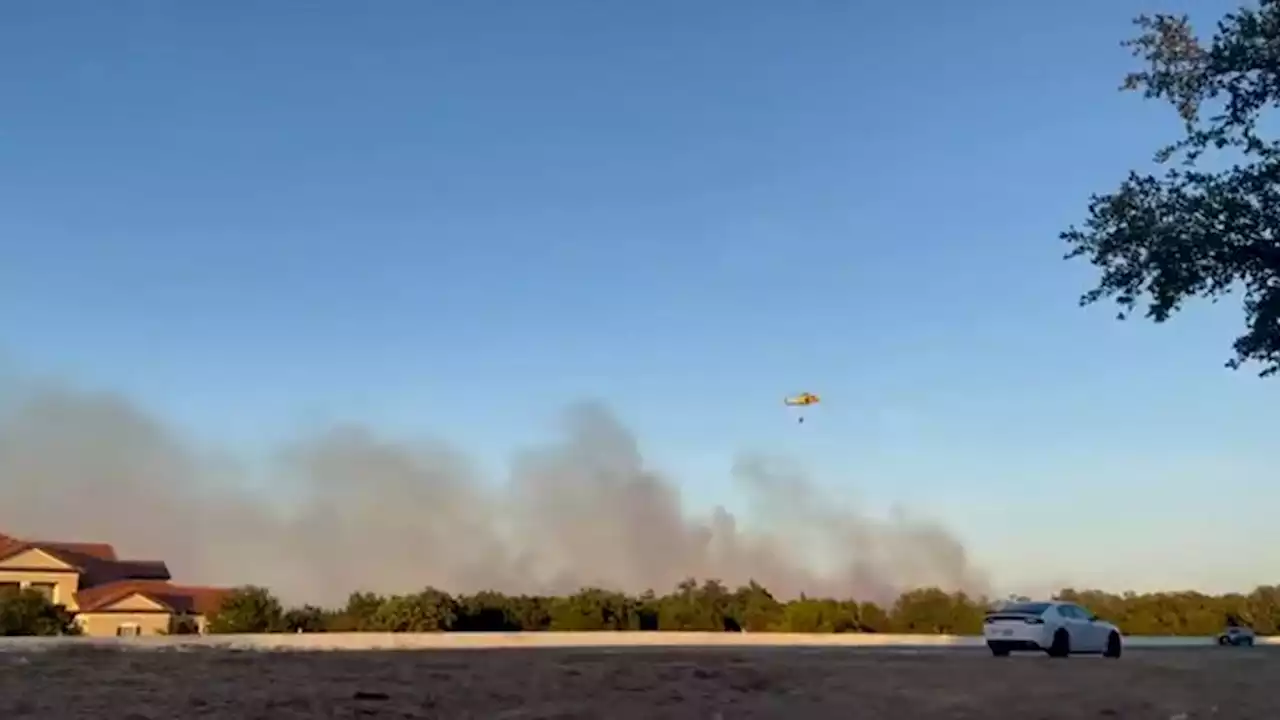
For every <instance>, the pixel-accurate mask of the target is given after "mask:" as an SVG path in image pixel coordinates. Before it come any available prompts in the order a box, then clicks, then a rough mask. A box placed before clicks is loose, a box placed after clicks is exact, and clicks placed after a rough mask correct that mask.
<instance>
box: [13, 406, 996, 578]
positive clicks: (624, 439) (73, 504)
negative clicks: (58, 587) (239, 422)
mask: <svg viewBox="0 0 1280 720" xmlns="http://www.w3.org/2000/svg"><path fill="white" fill-rule="evenodd" d="M278 455H279V457H278V461H277V462H276V463H275V464H274V465H273V467H272V469H271V472H270V473H269V482H268V483H267V484H266V485H265V486H264V485H263V484H262V483H261V482H259V483H257V485H256V486H255V489H252V490H250V489H247V488H248V487H249V486H250V484H251V483H250V482H249V480H248V476H247V474H246V471H245V469H244V466H243V464H241V463H238V462H237V461H236V460H235V459H234V458H228V457H226V456H221V457H219V456H211V455H209V454H207V453H204V452H202V451H201V449H199V448H196V447H193V446H191V445H190V444H189V443H186V442H184V441H183V440H182V439H181V438H180V437H179V436H178V435H177V434H176V433H175V432H173V431H171V430H170V429H169V428H166V426H165V425H164V424H163V423H162V422H161V421H160V420H159V419H157V418H154V417H150V416H148V415H147V414H146V413H144V412H142V411H141V410H140V409H139V408H137V407H136V406H134V405H133V404H131V403H130V402H129V401H128V400H127V399H125V398H122V397H119V396H115V395H111V394H95V393H86V392H80V391H77V390H72V389H67V388H49V387H42V388H36V389H26V390H24V392H22V393H21V394H20V396H12V397H8V398H6V402H4V403H2V404H0V532H4V533H8V534H11V535H16V536H19V537H39V538H47V539H59V540H68V541H71V540H78V541H101V542H111V543H113V544H115V545H116V547H117V548H118V550H119V551H120V552H121V553H122V554H125V555H128V556H129V557H131V558H138V559H162V560H165V561H167V562H168V564H169V567H170V570H171V571H172V572H173V573H174V576H175V578H176V580H178V581H180V582H185V583H208V584H243V583H255V584H261V585H266V586H269V587H271V588H272V589H274V590H275V591H276V592H277V593H279V594H280V595H281V596H282V597H283V598H284V599H286V600H289V601H293V602H298V601H310V602H321V603H339V602H341V601H342V600H343V599H344V598H345V597H346V595H347V593H349V592H350V591H352V590H354V589H367V590H374V591H378V592H405V591H412V590H417V589H421V588H422V587H423V586H425V585H434V586H436V587H439V588H441V589H445V590H449V591H452V592H470V591H475V590H480V589H497V590H502V591H506V592H566V591H572V590H575V589H577V588H579V587H582V586H586V585H591V586H597V587H606V588H611V589H618V590H625V591H628V592H636V591H641V590H645V589H649V588H653V589H655V590H658V591H660V592H661V591H665V590H668V589H670V588H672V587H674V586H675V584H676V583H678V582H679V581H680V580H682V579H684V578H686V577H697V578H699V579H708V578H716V579H720V580H722V581H724V582H725V583H727V584H730V585H737V584H739V583H745V582H747V581H748V580H751V579H754V580H756V581H758V582H760V583H762V584H763V585H765V586H766V587H768V588H769V589H770V590H772V591H773V592H774V593H775V594H777V595H779V596H782V597H791V596H795V595H798V594H799V593H801V592H805V593H808V594H810V595H835V596H841V597H858V598H861V599H880V600H883V599H886V598H889V597H892V596H894V595H896V594H897V593H898V592H900V591H902V590H904V589H910V588H913V587H920V586H926V585H937V586H940V587H942V588H944V589H948V590H954V589H962V590H966V591H968V592H971V593H984V592H986V590H987V581H986V576H985V574H984V573H983V572H982V571H981V570H979V569H977V568H975V567H974V566H973V565H972V564H971V563H970V561H969V559H968V557H967V556H966V552H965V548H964V546H963V545H962V544H961V543H960V541H959V540H958V539H956V538H955V537H954V536H952V535H951V534H950V533H949V532H947V531H946V530H945V529H944V528H942V527H940V526H938V525H936V524H934V523H931V522H928V521H926V520H921V519H915V518H911V517H909V516H908V515H906V514H904V513H895V514H891V515H890V516H889V517H888V518H877V517H872V516H869V515H868V514H866V513H863V512H859V511H858V510H857V509H856V508H849V507H846V506H843V505H842V504H841V503H839V502H837V500H838V498H832V497H824V496H822V495H821V494H820V492H819V491H818V490H817V489H816V488H814V487H813V486H812V484H810V483H808V482H807V481H806V480H805V478H804V476H803V474H802V473H799V472H797V471H794V470H788V469H785V468H782V469H780V468H778V467H776V466H775V465H774V464H773V463H770V462H769V461H767V460H765V459H762V458H743V459H741V460H739V462H738V463H737V465H736V467H735V470H734V476H735V481H736V487H737V488H738V489H739V491H740V492H741V493H742V496H743V497H744V498H745V499H747V501H748V502H747V506H748V507H749V508H750V512H749V513H748V514H747V517H743V518H739V517H735V516H734V515H733V514H731V513H729V512H727V511H726V510H724V509H716V510H715V511H713V512H711V513H709V514H708V515H707V516H705V517H696V518H690V517H687V516H686V514H685V512H684V510H683V508H682V506H681V498H680V492H679V488H678V486H677V485H676V484H674V483H673V482H672V481H671V480H669V479H667V478H665V477H663V476H662V475H661V474H659V473H658V472H656V471H655V470H653V469H652V468H650V467H648V466H647V465H646V463H645V460H644V458H643V456H642V454H641V451H640V448H639V447H638V444H637V441H636V438H635V437H633V435H632V434H631V433H630V432H629V431H628V430H627V429H626V428H625V427H624V426H623V425H622V424H621V423H620V422H619V421H618V420H617V419H616V418H614V417H613V416H612V415H611V414H610V413H609V412H608V411H607V410H606V409H605V408H603V407H600V406H598V405H582V406H577V407H573V408H570V409H569V410H568V411H567V412H566V414H565V423H564V433H563V438H562V440H561V441H560V442H558V443H555V444H554V445H551V446H549V447H543V448H538V449H535V450H532V451H529V452H525V453H523V454H521V455H519V456H518V457H516V459H515V460H514V461H513V462H512V463H511V467H510V470H509V473H508V475H507V477H506V478H504V479H503V480H504V481H503V482H502V483H499V484H495V483H492V482H488V483H486V482H484V481H483V480H484V478H481V477H479V476H478V474H477V472H476V470H475V469H474V468H473V467H472V465H471V463H470V462H469V461H468V459H467V457H466V456H465V455H464V454H462V453H460V452H458V451H457V450H454V449H452V448H450V447H448V446H447V445H444V444H439V443H421V444H413V445H408V444H397V443H392V442H388V441H385V440H383V439H380V438H379V437H378V436H377V435H375V434H374V433H372V432H371V431H370V430H368V429H364V428H360V427H342V428H335V429H333V430H330V431H328V432H325V433H322V434H319V435H317V436H313V437H308V438H306V439H305V440H304V441H302V442H300V443H297V444H296V445H293V446H291V447H288V448H285V449H282V450H281V452H280V453H279V454H278ZM748 520H749V521H750V522H748Z"/></svg>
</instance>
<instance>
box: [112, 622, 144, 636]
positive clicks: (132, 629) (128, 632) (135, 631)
mask: <svg viewBox="0 0 1280 720" xmlns="http://www.w3.org/2000/svg"><path fill="white" fill-rule="evenodd" d="M141 634H142V628H140V627H138V623H120V627H118V628H116V637H137V636H139V635H141Z"/></svg>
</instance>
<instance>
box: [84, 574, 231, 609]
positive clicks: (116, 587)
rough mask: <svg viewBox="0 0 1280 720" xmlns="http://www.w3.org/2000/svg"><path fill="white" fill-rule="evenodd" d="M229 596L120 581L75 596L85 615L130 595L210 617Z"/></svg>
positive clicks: (156, 583)
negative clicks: (140, 596)
mask: <svg viewBox="0 0 1280 720" xmlns="http://www.w3.org/2000/svg"><path fill="white" fill-rule="evenodd" d="M230 592H231V591H230V590H228V589H225V588H211V587H196V586H187V585H174V584H173V583H169V582H164V581H161V580H120V581H117V582H111V583H107V584H106V585H99V586H97V587H93V588H89V589H88V590H81V591H80V592H78V593H76V603H77V604H78V605H79V606H80V612H82V613H84V612H95V611H97V610H102V609H104V608H107V607H110V606H111V605H113V604H115V603H117V602H120V601H121V600H124V599H125V598H127V597H129V596H131V595H142V596H144V597H146V598H149V599H151V600H153V601H155V602H157V603H160V604H161V605H163V606H165V607H166V608H168V609H169V610H170V611H171V612H177V613H193V614H197V615H209V614H212V613H214V612H216V611H217V610H218V607H219V606H220V605H221V604H222V601H223V599H224V598H226V596H227V595H228V594H229V593H230Z"/></svg>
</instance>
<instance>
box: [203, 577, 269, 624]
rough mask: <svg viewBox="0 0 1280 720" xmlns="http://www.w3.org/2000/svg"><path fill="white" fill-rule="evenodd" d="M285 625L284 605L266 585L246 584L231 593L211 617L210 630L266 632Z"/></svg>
mask: <svg viewBox="0 0 1280 720" xmlns="http://www.w3.org/2000/svg"><path fill="white" fill-rule="evenodd" d="M284 629H285V625H284V609H283V608H282V607H281V605H280V601H279V600H277V599H276V598H275V596H274V595H272V594H271V592H270V591H269V590H267V589H266V588H261V587H255V586H253V585H246V586H245V587H241V588H237V589H236V590H235V591H234V592H232V593H230V594H229V595H228V596H227V597H226V598H225V599H224V600H223V601H222V604H221V605H220V606H219V607H218V612H216V613H214V615H213V617H212V618H210V619H209V632H210V633H266V632H280V631H281V630H284Z"/></svg>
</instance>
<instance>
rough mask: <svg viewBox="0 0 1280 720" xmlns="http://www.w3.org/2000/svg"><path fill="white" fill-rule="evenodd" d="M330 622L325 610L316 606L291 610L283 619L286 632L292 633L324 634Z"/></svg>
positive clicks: (304, 606) (286, 612)
mask: <svg viewBox="0 0 1280 720" xmlns="http://www.w3.org/2000/svg"><path fill="white" fill-rule="evenodd" d="M328 621H329V620H328V616H327V615H326V613H325V611H324V608H320V607H316V606H315V605H303V606H302V607H299V608H290V609H289V610H287V611H285V613H284V618H283V623H284V630H285V632H292V633H300V632H324V631H325V629H326V626H327V624H328Z"/></svg>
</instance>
